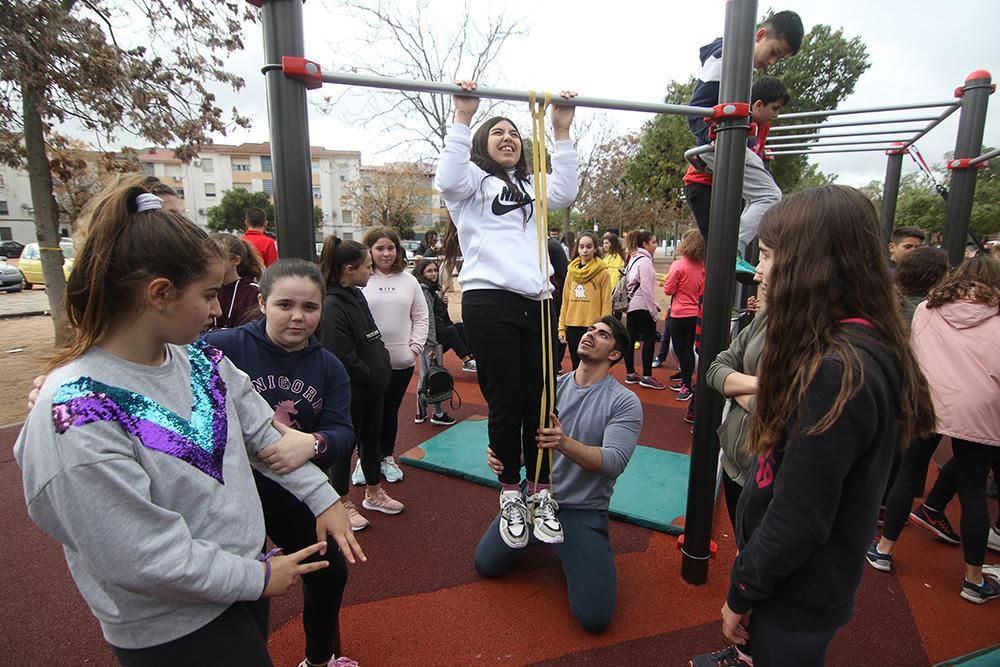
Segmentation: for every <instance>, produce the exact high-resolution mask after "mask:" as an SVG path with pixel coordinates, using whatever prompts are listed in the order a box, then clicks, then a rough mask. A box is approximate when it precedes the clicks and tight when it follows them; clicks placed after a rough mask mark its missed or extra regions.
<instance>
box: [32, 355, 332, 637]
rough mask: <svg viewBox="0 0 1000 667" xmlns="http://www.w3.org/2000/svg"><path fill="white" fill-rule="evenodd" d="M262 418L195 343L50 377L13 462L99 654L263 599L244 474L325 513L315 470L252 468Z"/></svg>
mask: <svg viewBox="0 0 1000 667" xmlns="http://www.w3.org/2000/svg"><path fill="white" fill-rule="evenodd" d="M272 417H273V412H272V410H271V408H270V407H269V406H268V404H267V402H265V401H264V399H263V398H262V397H261V396H260V394H258V393H257V392H256V391H254V389H253V387H252V386H251V384H250V380H249V378H248V377H247V376H246V374H245V373H243V372H242V371H240V370H238V369H237V368H236V367H235V366H233V365H232V363H230V362H229V361H228V360H227V359H225V358H223V357H222V354H221V353H220V352H218V350H215V349H214V348H211V347H207V346H205V347H202V346H199V345H197V344H196V345H192V346H188V347H180V346H174V345H169V346H167V360H166V362H165V363H164V364H163V365H162V366H159V367H151V366H145V365H139V364H133V363H131V362H128V361H125V360H123V359H120V358H118V357H116V356H114V355H112V354H109V353H107V352H104V351H103V350H100V349H98V348H92V349H91V350H89V351H88V352H87V353H85V354H84V355H83V356H82V357H80V358H79V359H76V360H74V361H72V362H70V363H69V364H67V365H65V366H63V367H61V368H58V369H56V370H55V371H53V372H52V373H51V374H50V375H49V376H48V379H47V380H46V382H45V385H44V386H43V387H42V390H41V392H40V395H39V397H38V401H37V403H36V404H35V408H34V409H33V410H32V411H31V414H30V415H29V416H28V420H27V421H26V422H25V425H24V428H23V429H22V430H21V433H20V435H19V437H18V439H17V443H16V444H15V446H14V455H15V458H16V459H17V463H18V465H20V466H21V468H22V471H23V482H24V493H25V499H26V501H27V504H28V514H29V515H30V516H31V518H32V520H34V521H35V523H37V524H38V525H39V526H40V527H41V528H42V529H43V530H44V531H45V532H47V533H48V534H49V535H51V536H52V537H54V538H55V539H57V540H58V541H59V542H61V543H62V545H63V550H64V552H65V554H66V561H67V563H68V564H69V568H70V572H71V573H72V575H73V579H74V581H75V582H76V585H77V587H78V588H79V589H80V593H81V594H82V595H83V597H84V599H85V600H86V601H87V604H88V605H90V609H91V611H92V612H93V614H94V615H95V616H96V617H97V619H98V620H99V621H100V623H101V628H102V630H103V632H104V637H105V638H106V639H107V641H108V642H109V643H111V644H112V645H114V646H117V647H120V648H126V649H136V648H145V647H148V646H154V645H157V644H162V643H164V642H168V641H172V640H174V639H177V638H179V637H182V636H184V635H187V634H189V633H191V632H193V631H195V630H197V629H198V628H200V627H202V626H204V625H206V624H207V623H209V622H210V621H212V620H213V619H214V618H216V617H217V616H219V615H220V614H221V613H222V612H223V611H225V609H226V608H227V607H228V606H229V605H231V604H233V603H234V602H237V601H240V600H256V599H258V598H259V597H260V596H261V593H262V592H263V589H264V567H263V565H262V564H261V563H260V562H259V561H258V560H256V557H257V555H258V554H260V551H261V548H262V547H263V545H264V519H263V514H262V512H261V505H260V500H259V498H258V496H257V490H256V488H255V486H254V481H253V475H252V474H251V470H250V467H251V465H253V466H254V467H255V468H256V469H258V470H260V471H261V472H262V473H264V474H265V475H266V476H268V477H270V478H272V479H274V480H275V481H277V482H278V483H280V484H281V485H282V486H284V487H285V488H286V489H288V490H289V491H291V492H292V493H293V494H294V495H295V496H296V497H298V498H299V499H301V500H302V501H303V502H304V503H306V504H307V505H308V506H309V509H310V510H312V511H313V513H314V514H319V513H321V512H322V511H324V510H325V509H327V508H328V507H330V505H332V504H333V503H334V502H336V500H337V494H336V493H335V492H334V491H333V489H332V488H331V487H330V485H329V483H328V481H327V479H326V476H325V475H324V474H323V473H322V472H321V471H320V470H319V469H318V468H316V467H315V466H308V465H307V466H302V467H301V468H299V469H298V470H296V471H294V472H292V473H289V474H287V475H276V474H275V473H273V472H271V470H270V469H268V468H267V467H265V466H262V465H261V464H259V463H258V462H257V460H256V458H255V457H254V456H253V454H254V453H255V452H257V451H259V450H261V449H263V448H264V447H266V446H267V445H269V444H272V443H273V442H275V441H276V440H278V439H279V437H280V436H279V435H278V432H277V431H275V430H274V428H273V427H272V426H271V418H272ZM251 462H252V463H251Z"/></svg>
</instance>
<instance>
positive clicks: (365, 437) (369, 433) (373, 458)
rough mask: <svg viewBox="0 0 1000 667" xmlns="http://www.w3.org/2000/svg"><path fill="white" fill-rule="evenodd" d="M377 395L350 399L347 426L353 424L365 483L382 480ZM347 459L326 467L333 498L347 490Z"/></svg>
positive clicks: (349, 470)
mask: <svg viewBox="0 0 1000 667" xmlns="http://www.w3.org/2000/svg"><path fill="white" fill-rule="evenodd" d="M383 405H384V401H383V399H382V397H381V396H376V397H374V398H353V397H352V398H351V423H352V424H354V443H355V445H356V446H357V448H358V458H360V459H361V469H362V470H363V471H364V473H365V481H366V483H368V484H379V483H380V482H381V481H382V456H381V454H382V452H381V450H380V449H379V446H380V441H381V436H380V434H381V433H382V406H383ZM350 477H351V457H350V456H344V457H341V458H339V459H337V461H336V463H334V464H333V466H331V467H330V482H331V483H332V484H333V489H334V490H335V491H336V492H337V495H340V496H345V497H346V496H347V494H348V492H349V491H350V488H351V487H350Z"/></svg>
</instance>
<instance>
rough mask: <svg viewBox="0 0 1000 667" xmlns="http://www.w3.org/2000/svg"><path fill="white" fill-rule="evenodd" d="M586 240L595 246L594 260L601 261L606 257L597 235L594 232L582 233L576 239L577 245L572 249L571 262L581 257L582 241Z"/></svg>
mask: <svg viewBox="0 0 1000 667" xmlns="http://www.w3.org/2000/svg"><path fill="white" fill-rule="evenodd" d="M585 238H587V239H590V242H591V243H593V244H594V259H600V258H601V257H602V256H603V255H604V251H603V250H602V249H601V242H600V241H598V240H597V234H595V233H594V232H580V235H579V236H577V237H576V243H574V244H573V247H572V248H570V255H569V259H570V261H571V262H572V261H573V260H574V259H576V258H577V257H579V256H580V241H582V240H583V239H585Z"/></svg>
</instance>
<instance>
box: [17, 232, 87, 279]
mask: <svg viewBox="0 0 1000 667" xmlns="http://www.w3.org/2000/svg"><path fill="white" fill-rule="evenodd" d="M59 247H60V248H62V251H63V257H64V258H65V259H64V261H63V275H64V276H66V278H67V279H68V278H69V274H70V272H71V271H72V270H73V255H74V252H73V241H71V240H70V239H65V238H64V239H63V240H62V241H60V242H59ZM17 268H19V269H20V270H21V275H22V276H24V286H25V288H27V289H31V288H32V286H33V285H45V278H44V277H43V276H42V252H41V250H39V249H38V244H37V243H29V244H28V245H26V246H24V250H22V251H21V259H20V261H18V263H17Z"/></svg>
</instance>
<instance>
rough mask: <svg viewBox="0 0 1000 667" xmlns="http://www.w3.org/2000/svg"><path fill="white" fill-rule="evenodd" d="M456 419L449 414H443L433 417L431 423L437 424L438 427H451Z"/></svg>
mask: <svg viewBox="0 0 1000 667" xmlns="http://www.w3.org/2000/svg"><path fill="white" fill-rule="evenodd" d="M455 421H456V420H455V418H454V417H452V416H451V415H449V414H448V413H447V412H442V413H441V414H439V415H438V414H433V415H431V423H432V424H437V425H438V426H451V425H452V424H454V423H455Z"/></svg>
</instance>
